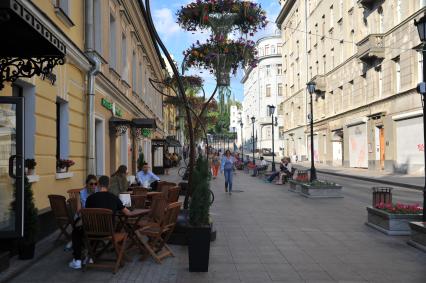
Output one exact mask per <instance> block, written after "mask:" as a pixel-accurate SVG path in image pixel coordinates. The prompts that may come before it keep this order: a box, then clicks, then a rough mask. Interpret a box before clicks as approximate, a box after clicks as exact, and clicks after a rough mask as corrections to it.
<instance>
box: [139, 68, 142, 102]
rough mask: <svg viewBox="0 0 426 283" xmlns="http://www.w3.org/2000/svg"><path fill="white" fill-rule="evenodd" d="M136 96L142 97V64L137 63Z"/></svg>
mask: <svg viewBox="0 0 426 283" xmlns="http://www.w3.org/2000/svg"><path fill="white" fill-rule="evenodd" d="M138 94H139V96H140V97H141V96H142V62H139V79H138Z"/></svg>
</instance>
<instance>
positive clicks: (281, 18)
mask: <svg viewBox="0 0 426 283" xmlns="http://www.w3.org/2000/svg"><path fill="white" fill-rule="evenodd" d="M294 3H296V0H287V1H286V3H285V4H284V6H283V8H282V9H281V12H280V13H279V15H278V17H277V19H276V20H275V23H276V24H277V27H278V28H279V29H281V25H282V23H283V22H284V19H285V17H286V16H287V15H288V13H289V12H290V10H291V8H292V7H293V5H294Z"/></svg>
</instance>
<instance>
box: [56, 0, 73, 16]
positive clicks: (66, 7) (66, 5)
mask: <svg viewBox="0 0 426 283" xmlns="http://www.w3.org/2000/svg"><path fill="white" fill-rule="evenodd" d="M56 7H59V8H61V10H62V11H63V12H64V13H65V14H67V15H68V16H69V14H70V1H69V0H56Z"/></svg>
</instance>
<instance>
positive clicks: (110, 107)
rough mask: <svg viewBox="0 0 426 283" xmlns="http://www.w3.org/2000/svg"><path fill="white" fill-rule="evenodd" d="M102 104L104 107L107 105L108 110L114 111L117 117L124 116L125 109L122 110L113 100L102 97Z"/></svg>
mask: <svg viewBox="0 0 426 283" xmlns="http://www.w3.org/2000/svg"><path fill="white" fill-rule="evenodd" d="M101 104H102V106H103V107H105V108H106V109H108V110H111V111H112V114H113V115H114V116H117V117H122V116H123V110H121V109H120V108H118V107H116V106H115V103H113V102H109V101H108V100H106V99H105V98H102V100H101Z"/></svg>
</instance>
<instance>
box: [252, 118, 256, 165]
mask: <svg viewBox="0 0 426 283" xmlns="http://www.w3.org/2000/svg"><path fill="white" fill-rule="evenodd" d="M254 122H256V118H255V117H254V116H253V117H251V123H252V124H253V132H252V140H253V164H255V163H256V162H255V160H254V151H255V149H254Z"/></svg>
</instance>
